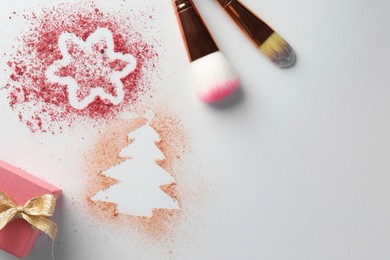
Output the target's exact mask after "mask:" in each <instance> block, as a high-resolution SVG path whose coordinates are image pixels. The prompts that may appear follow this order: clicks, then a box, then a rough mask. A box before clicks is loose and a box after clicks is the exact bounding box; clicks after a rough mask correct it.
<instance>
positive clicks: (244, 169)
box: [0, 0, 390, 260]
mask: <svg viewBox="0 0 390 260" xmlns="http://www.w3.org/2000/svg"><path fill="white" fill-rule="evenodd" d="M15 2H18V3H15ZM36 2H38V1H11V0H7V1H2V11H1V14H2V17H0V32H1V33H2V36H1V37H2V38H4V37H5V35H4V28H1V26H2V24H4V23H6V20H7V17H8V14H9V13H10V12H12V11H13V10H14V9H15V8H16V7H15V5H19V7H18V10H21V9H23V8H28V7H27V5H34V3H36ZM109 2H110V4H111V5H115V4H117V3H119V2H121V1H109ZM243 2H244V3H245V4H246V5H248V6H249V7H251V9H252V10H253V11H255V12H256V13H258V14H259V15H260V16H261V17H262V18H264V20H266V21H267V22H268V23H269V24H270V25H272V26H273V27H274V28H275V29H276V30H277V31H278V32H279V33H280V34H281V35H282V36H284V37H285V38H286V39H287V40H288V41H289V42H290V43H291V45H292V46H293V47H294V49H295V50H296V52H297V56H298V62H297V64H296V66H295V67H293V68H291V69H286V70H280V69H278V68H276V67H275V66H273V65H272V64H271V63H270V62H269V61H268V60H266V59H265V58H264V57H263V56H261V55H260V54H259V53H258V51H257V50H256V49H255V48H254V47H253V46H252V45H251V43H250V42H249V41H248V40H247V39H246V38H245V37H244V36H243V35H242V34H241V31H240V30H239V29H237V27H235V25H234V23H233V22H232V21H231V20H230V19H229V18H228V16H227V15H226V14H225V13H224V12H223V11H222V10H221V9H220V7H219V6H218V5H217V4H216V2H214V1H212V0H209V1H200V0H197V1H195V3H196V4H197V6H198V8H199V11H200V13H201V14H202V15H203V17H204V20H205V21H206V22H207V24H208V25H209V28H210V30H211V32H212V33H213V35H214V37H215V40H216V41H217V42H218V44H219V46H220V48H221V50H222V51H223V52H224V53H225V55H226V56H227V57H228V58H229V59H230V60H231V61H232V63H233V64H234V65H235V67H236V68H237V70H238V71H239V73H240V74H241V76H242V89H241V91H239V92H238V93H237V94H236V95H234V97H233V98H232V99H230V100H228V101H226V102H224V103H223V104H218V105H213V106H208V105H204V104H202V103H200V102H198V101H197V100H196V98H195V97H194V95H193V93H192V92H191V89H190V80H189V67H188V62H187V59H186V53H185V49H184V47H183V45H182V42H181V39H180V32H179V30H178V27H177V24H176V18H175V17H174V14H173V11H172V7H171V3H170V0H165V2H164V1H160V0H159V1H152V0H148V1H143V2H141V1H138V2H136V1H127V2H126V3H127V5H128V6H141V7H142V6H143V5H147V4H153V3H155V4H156V6H158V12H157V13H158V14H157V17H156V26H158V27H159V28H160V30H161V31H162V32H163V34H164V36H165V37H164V41H163V42H162V43H163V45H164V48H165V49H166V50H167V55H166V57H167V58H166V59H167V63H169V64H170V65H169V66H170V67H169V69H168V70H166V72H165V73H166V74H165V75H163V77H166V78H167V81H171V82H172V84H171V85H170V86H169V88H170V92H169V93H170V95H168V101H169V102H171V103H172V104H173V106H174V107H175V108H176V109H177V110H178V111H180V114H181V116H182V118H183V122H184V124H186V127H188V128H189V129H190V133H189V134H190V136H191V141H192V143H193V144H192V151H193V153H196V156H197V158H199V160H200V162H198V164H194V167H189V169H188V172H186V178H184V179H185V180H187V181H188V182H190V181H191V180H196V179H197V178H202V180H203V181H202V183H203V185H204V186H207V187H208V188H209V190H212V192H206V191H205V192H206V193H207V194H203V195H204V196H203V197H205V198H203V199H202V202H201V203H200V204H199V205H193V207H194V208H191V205H189V206H188V208H189V210H188V212H192V213H193V214H192V215H190V217H188V218H187V219H186V220H185V221H182V222H181V223H180V227H178V228H177V232H176V233H177V234H176V236H175V241H174V246H173V248H172V251H173V253H171V254H165V253H164V252H163V250H161V249H160V247H159V246H158V245H155V244H153V243H144V242H140V241H139V240H138V239H137V234H127V235H126V236H124V235H123V234H119V233H118V232H116V231H115V230H110V228H109V226H108V227H105V226H99V225H96V224H88V223H90V222H89V220H88V217H89V216H88V215H86V214H85V213H84V212H83V211H80V209H79V208H78V207H75V206H73V204H72V203H71V202H70V201H71V199H72V198H74V197H77V196H78V195H79V191H80V190H81V189H82V187H83V185H84V184H83V176H82V172H81V171H80V170H79V169H80V167H81V165H82V163H83V162H82V160H81V159H82V158H79V159H80V160H75V154H78V153H80V154H81V153H82V152H83V151H84V150H87V147H88V145H91V144H92V140H93V138H92V136H93V134H94V133H93V130H92V131H90V132H91V133H90V134H91V138H90V139H88V138H87V140H84V141H80V140H81V138H80V136H85V133H87V132H88V130H87V129H78V130H77V131H76V130H72V131H71V133H65V134H62V135H56V136H46V135H41V134H32V133H30V132H29V131H28V130H27V129H26V128H25V127H24V126H23V125H22V124H21V123H20V122H19V121H18V119H17V116H16V114H14V113H13V112H12V111H10V109H9V108H8V107H7V106H6V105H2V106H1V112H0V116H1V120H2V123H1V129H0V136H1V139H0V158H2V159H4V160H7V161H9V162H10V163H13V164H15V165H18V166H21V167H23V168H24V169H26V170H28V171H29V172H32V173H34V174H36V175H38V176H40V177H44V178H45V179H47V180H48V181H50V182H51V183H53V184H56V185H58V186H60V187H61V188H63V190H64V198H63V201H62V204H61V206H60V209H59V211H58V214H57V216H56V221H57V222H58V224H59V225H60V233H59V236H58V239H57V242H58V244H56V246H55V253H56V258H57V259H64V260H87V259H94V260H103V259H110V258H111V259H224V260H225V259H226V260H228V259H229V260H230V259H266V260H284V259H290V260H306V259H307V260H312V259H317V260H322V259H323V260H329V259H332V260H346V259H353V260H367V259H373V260H387V259H390V246H389V244H390V224H389V219H390V203H389V201H390V189H389V185H390V175H389V173H390V160H389V155H390V149H389V147H390V137H389V133H390V121H389V118H390V102H389V99H390V88H389V84H390V16H389V10H390V2H389V1H386V0H377V1H363V0H357V1H352V0H338V1H325V0H314V1H308V0H296V1H287V0H263V1H255V0H246V1H244V0H243ZM2 66H3V65H2ZM1 71H2V70H1ZM0 100H1V102H2V103H6V101H5V97H4V96H1V98H0ZM88 133H89V132H88ZM76 147H77V148H76ZM83 147H86V148H83ZM185 180H184V181H185ZM203 190H207V189H204V187H203V188H199V191H198V192H199V193H202V192H203ZM199 196H200V197H201V196H202V195H199ZM74 230H77V232H75V231H74ZM49 257H50V242H49V241H48V240H47V239H46V238H45V237H44V236H41V237H40V239H39V241H38V243H37V246H36V248H35V250H34V251H33V253H32V254H31V256H30V257H29V258H27V259H29V260H42V259H49ZM0 259H1V260H13V259H14V258H13V257H11V256H9V255H7V254H5V253H2V252H0Z"/></svg>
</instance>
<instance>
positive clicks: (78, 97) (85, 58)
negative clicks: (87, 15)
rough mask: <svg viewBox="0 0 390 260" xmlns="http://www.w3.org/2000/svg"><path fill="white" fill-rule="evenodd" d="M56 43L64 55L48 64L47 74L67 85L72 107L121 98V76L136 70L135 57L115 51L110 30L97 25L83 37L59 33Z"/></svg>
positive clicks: (48, 76) (57, 81) (84, 106)
mask: <svg viewBox="0 0 390 260" xmlns="http://www.w3.org/2000/svg"><path fill="white" fill-rule="evenodd" d="M58 45H59V48H60V51H61V54H62V57H63V58H62V59H61V60H57V61H55V62H54V63H53V64H52V65H50V66H49V67H48V68H47V70H46V77H47V79H48V80H49V81H51V82H53V83H59V84H61V85H66V86H67V91H68V97H69V103H70V105H71V106H72V107H74V108H76V109H79V110H82V109H84V108H86V107H87V106H88V105H90V104H91V103H92V102H94V101H95V100H96V99H97V98H100V99H102V100H104V101H109V102H111V103H112V104H113V105H118V104H120V103H121V102H122V101H123V99H124V96H125V93H124V90H123V83H122V81H121V79H122V78H124V77H126V76H127V75H128V74H130V73H131V72H132V71H134V70H135V68H136V65H137V61H136V59H135V58H134V56H132V55H130V54H122V53H118V52H115V51H114V41H113V35H112V32H111V31H110V30H108V29H106V28H98V29H97V30H96V31H95V32H94V33H93V34H91V35H90V36H89V37H88V38H87V39H86V40H85V41H83V40H82V39H80V38H78V37H77V36H76V35H75V34H73V33H62V34H61V35H60V37H59V39H58Z"/></svg>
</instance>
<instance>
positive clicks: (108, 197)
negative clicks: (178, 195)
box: [92, 123, 179, 217]
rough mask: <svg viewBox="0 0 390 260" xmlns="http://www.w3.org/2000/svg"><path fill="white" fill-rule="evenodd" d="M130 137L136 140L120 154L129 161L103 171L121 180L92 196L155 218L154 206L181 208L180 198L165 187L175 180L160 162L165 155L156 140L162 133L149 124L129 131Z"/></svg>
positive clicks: (124, 210) (126, 211) (119, 207)
mask: <svg viewBox="0 0 390 260" xmlns="http://www.w3.org/2000/svg"><path fill="white" fill-rule="evenodd" d="M128 138H129V140H133V142H132V143H130V144H129V145H128V146H127V147H125V148H124V149H122V150H121V152H120V153H119V157H121V158H124V159H126V160H125V161H123V162H122V163H120V164H118V165H116V166H114V167H111V168H109V169H107V170H105V171H104V172H103V174H104V175H106V176H108V177H111V178H114V179H117V180H118V181H119V183H117V184H114V185H112V186H110V187H108V188H107V189H105V190H102V191H99V192H98V193H96V194H95V195H94V196H93V197H92V199H93V200H95V201H105V202H112V203H115V204H117V210H118V212H120V213H122V214H128V215H135V216H142V217H152V216H153V209H179V205H178V203H177V201H175V200H174V199H173V198H171V197H170V196H169V195H168V194H166V193H165V192H164V191H163V190H162V189H161V186H164V185H169V184H172V183H173V182H175V179H174V178H173V177H172V176H171V175H170V174H169V173H168V172H167V171H165V170H164V169H163V168H161V167H160V166H159V165H158V164H157V162H156V161H157V160H162V159H164V158H165V156H164V154H163V153H162V152H161V151H160V150H159V149H158V148H157V146H156V143H155V142H156V141H159V140H160V137H159V135H158V133H157V132H156V131H155V130H154V129H153V128H152V127H151V126H150V124H149V123H148V124H146V125H144V126H142V127H140V128H138V129H137V130H135V131H133V132H131V133H129V135H128Z"/></svg>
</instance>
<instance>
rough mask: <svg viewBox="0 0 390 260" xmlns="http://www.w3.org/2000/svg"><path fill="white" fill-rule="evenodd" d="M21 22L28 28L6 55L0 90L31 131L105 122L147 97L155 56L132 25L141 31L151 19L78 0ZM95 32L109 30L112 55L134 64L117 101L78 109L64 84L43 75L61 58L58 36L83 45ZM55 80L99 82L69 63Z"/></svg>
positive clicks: (116, 66)
mask: <svg viewBox="0 0 390 260" xmlns="http://www.w3.org/2000/svg"><path fill="white" fill-rule="evenodd" d="M75 10H76V11H75ZM152 11H153V10H151V11H150V12H152ZM129 17H131V19H130V18H129ZM137 17H138V18H137ZM24 19H25V21H26V23H27V25H28V29H27V31H26V32H25V33H23V34H22V35H21V36H19V37H18V39H15V40H16V42H19V43H20V44H19V45H17V46H14V47H13V52H12V53H9V54H8V55H7V56H8V57H9V61H8V66H9V68H10V71H11V72H10V75H9V80H8V83H7V84H6V85H5V86H4V87H3V89H5V90H7V91H8V97H9V104H10V106H11V108H12V109H13V110H14V111H16V112H17V113H18V116H19V119H20V120H21V121H22V122H23V123H25V124H26V125H27V126H28V127H29V129H30V130H31V131H32V132H35V131H40V132H51V133H55V132H56V131H61V130H62V129H63V127H64V126H71V125H72V123H74V121H75V120H76V119H77V120H79V119H85V120H90V119H92V120H94V122H95V124H96V123H97V122H99V120H104V121H108V120H110V119H112V118H114V117H115V116H116V115H117V114H118V112H119V111H121V110H124V109H126V110H129V109H130V110H131V109H135V107H136V105H137V102H138V101H139V99H140V97H141V96H142V95H145V94H147V95H148V96H153V89H152V88H151V86H150V85H151V84H150V82H151V78H152V77H153V76H154V74H155V73H157V72H156V63H157V62H158V54H157V53H156V52H155V50H154V45H153V44H152V43H150V42H154V40H153V39H152V40H149V41H146V40H145V39H144V37H143V35H142V34H141V32H140V31H139V30H137V29H136V28H140V26H138V27H137V26H133V25H134V24H140V23H141V24H142V23H143V24H142V27H141V28H142V31H147V25H148V23H150V20H151V19H153V18H152V16H149V15H148V16H145V15H144V14H137V13H131V11H127V12H126V13H120V12H114V11H111V12H110V11H106V12H103V11H100V10H99V9H97V8H96V7H94V5H93V3H85V2H84V4H83V3H75V4H71V5H70V4H60V5H57V6H56V7H53V8H49V9H43V10H42V12H40V13H39V14H35V13H32V14H26V15H24ZM141 20H144V21H143V22H141ZM98 28H106V29H108V30H110V31H111V32H112V35H113V40H114V51H115V52H120V53H122V54H131V55H133V56H134V57H135V59H136V60H137V67H136V69H135V70H134V71H133V72H131V73H130V74H128V75H127V76H126V77H124V78H122V79H121V81H122V83H123V89H124V92H125V97H124V100H123V102H122V103H120V104H119V105H113V104H112V103H111V102H110V101H108V100H102V99H100V98H99V97H97V98H96V99H95V100H94V101H93V102H92V103H91V104H90V105H89V106H88V107H86V108H85V109H82V110H78V109H75V108H73V107H72V106H71V105H70V104H69V100H68V92H67V86H65V85H60V84H58V83H52V82H50V81H49V80H48V79H47V78H46V75H45V72H46V70H47V68H48V67H49V66H50V65H52V64H53V62H55V61H57V60H60V59H62V55H61V52H60V49H59V46H58V39H59V36H60V35H61V33H63V32H67V33H73V34H75V35H76V36H77V37H79V38H81V39H82V40H83V41H85V40H86V39H87V38H88V36H89V35H91V34H92V33H94V32H95V31H96V30H97V29H98ZM149 38H150V37H149ZM102 44H103V43H102ZM98 45H99V44H98ZM95 47H96V49H97V50H99V48H100V51H103V49H104V48H105V46H104V44H103V45H101V46H95ZM96 55H97V54H96ZM125 65H126V64H123V62H121V61H118V60H113V61H109V66H110V67H111V68H112V69H114V70H121V68H123V67H124V66H125ZM84 72H85V75H83V73H84ZM76 74H77V75H76ZM59 76H75V78H76V76H77V79H76V81H78V82H82V83H85V84H87V83H88V84H90V85H93V84H100V83H102V81H104V78H102V75H99V73H98V72H97V71H93V70H91V71H81V72H80V71H79V72H78V73H76V71H75V68H72V66H71V65H69V66H68V67H65V68H63V69H62V70H61V71H60V72H59ZM94 76H96V77H94ZM91 79H92V80H91ZM104 88H105V89H106V91H107V93H110V94H115V93H114V90H113V88H112V86H110V85H109V84H106V86H105V87H104ZM86 95H88V93H87V92H83V91H80V92H79V93H78V97H79V98H83V97H85V96H86Z"/></svg>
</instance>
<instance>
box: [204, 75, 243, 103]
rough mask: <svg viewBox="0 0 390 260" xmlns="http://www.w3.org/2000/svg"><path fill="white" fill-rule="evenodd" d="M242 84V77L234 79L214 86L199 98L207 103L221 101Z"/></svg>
mask: <svg viewBox="0 0 390 260" xmlns="http://www.w3.org/2000/svg"><path fill="white" fill-rule="evenodd" d="M238 86H240V79H234V80H230V81H227V82H225V83H224V84H220V85H218V86H214V87H213V88H212V89H211V90H210V91H209V92H207V93H202V94H199V99H200V100H201V101H203V102H205V103H213V102H216V101H219V100H221V99H223V98H225V97H227V96H229V95H230V94H232V93H233V92H234V90H236V89H237V88H238Z"/></svg>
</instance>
